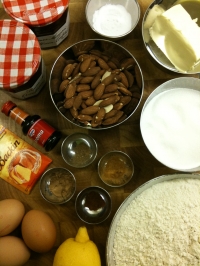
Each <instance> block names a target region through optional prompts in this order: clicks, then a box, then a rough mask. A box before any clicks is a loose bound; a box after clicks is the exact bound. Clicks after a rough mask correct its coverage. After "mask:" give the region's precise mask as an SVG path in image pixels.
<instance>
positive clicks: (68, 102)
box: [63, 97, 74, 109]
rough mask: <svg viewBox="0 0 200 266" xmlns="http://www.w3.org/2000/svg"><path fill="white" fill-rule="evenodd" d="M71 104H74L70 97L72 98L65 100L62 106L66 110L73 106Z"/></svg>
mask: <svg viewBox="0 0 200 266" xmlns="http://www.w3.org/2000/svg"><path fill="white" fill-rule="evenodd" d="M73 103H74V97H72V98H70V99H67V100H66V101H65V102H64V104H63V106H64V108H66V109H70V108H71V107H72V106H73Z"/></svg>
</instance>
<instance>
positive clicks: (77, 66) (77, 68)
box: [71, 63, 81, 78]
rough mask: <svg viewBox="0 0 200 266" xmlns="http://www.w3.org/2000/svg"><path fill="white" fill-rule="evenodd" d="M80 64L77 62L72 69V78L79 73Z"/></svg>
mask: <svg viewBox="0 0 200 266" xmlns="http://www.w3.org/2000/svg"><path fill="white" fill-rule="evenodd" d="M80 65H81V63H77V64H76V66H75V68H74V70H73V71H72V75H71V76H72V78H74V77H75V76H76V75H77V74H78V73H79V70H80Z"/></svg>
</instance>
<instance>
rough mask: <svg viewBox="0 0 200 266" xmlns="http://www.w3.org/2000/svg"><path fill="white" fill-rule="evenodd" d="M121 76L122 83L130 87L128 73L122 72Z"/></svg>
mask: <svg viewBox="0 0 200 266" xmlns="http://www.w3.org/2000/svg"><path fill="white" fill-rule="evenodd" d="M119 76H120V77H121V83H122V84H124V86H125V87H126V88H128V87H129V83H128V79H127V77H126V75H125V74H124V73H123V72H120V73H119Z"/></svg>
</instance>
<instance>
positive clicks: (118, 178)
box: [98, 151, 134, 187]
mask: <svg viewBox="0 0 200 266" xmlns="http://www.w3.org/2000/svg"><path fill="white" fill-rule="evenodd" d="M98 174H99V177H100V178H101V180H102V181H103V182H104V183H105V184H106V185H108V186H110V187H122V186H124V185H126V184H127V183H128V182H129V181H130V180H131V178H132V176H133V174H134V165H133V162H132V160H131V158H130V157H129V156H128V155H127V154H126V153H124V152H122V151H110V152H108V153H106V154H105V155H104V156H102V157H101V159H100V160H99V163H98Z"/></svg>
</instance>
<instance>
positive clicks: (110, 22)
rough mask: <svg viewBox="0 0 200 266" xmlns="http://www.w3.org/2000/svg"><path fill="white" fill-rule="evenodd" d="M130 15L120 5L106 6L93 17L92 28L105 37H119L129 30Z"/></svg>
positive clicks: (130, 24)
mask: <svg viewBox="0 0 200 266" xmlns="http://www.w3.org/2000/svg"><path fill="white" fill-rule="evenodd" d="M131 26H132V20H131V15H130V13H129V12H128V11H127V10H126V8H125V7H124V6H122V5H113V4H106V5H104V6H102V7H101V8H100V9H98V10H96V11H95V12H94V15H93V27H94V29H96V30H97V31H98V32H99V33H101V34H103V35H107V36H120V35H123V34H125V33H126V32H129V31H130V30H131Z"/></svg>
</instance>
